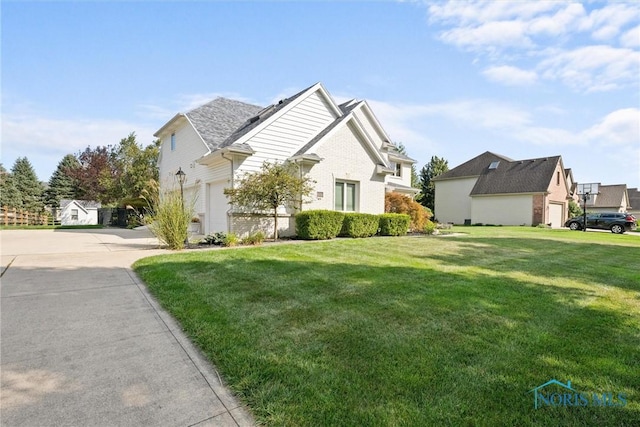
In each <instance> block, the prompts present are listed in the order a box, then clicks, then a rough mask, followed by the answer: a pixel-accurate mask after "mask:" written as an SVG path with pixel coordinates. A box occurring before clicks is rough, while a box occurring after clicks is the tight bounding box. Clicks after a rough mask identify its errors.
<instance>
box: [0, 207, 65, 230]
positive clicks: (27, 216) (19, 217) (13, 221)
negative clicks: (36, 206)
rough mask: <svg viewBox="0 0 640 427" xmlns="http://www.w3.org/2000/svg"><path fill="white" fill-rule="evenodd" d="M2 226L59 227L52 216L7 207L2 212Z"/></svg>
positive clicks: (0, 222) (0, 219)
mask: <svg viewBox="0 0 640 427" xmlns="http://www.w3.org/2000/svg"><path fill="white" fill-rule="evenodd" d="M0 224H1V225H4V226H23V225H57V224H56V221H54V218H53V217H52V216H51V215H50V214H47V213H33V212H28V211H25V210H23V209H16V208H10V207H7V206H3V207H2V209H1V210H0Z"/></svg>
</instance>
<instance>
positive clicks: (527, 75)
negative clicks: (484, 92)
mask: <svg viewBox="0 0 640 427" xmlns="http://www.w3.org/2000/svg"><path fill="white" fill-rule="evenodd" d="M482 74H483V75H484V76H485V77H486V78H487V79H489V80H491V81H493V82H496V83H501V84H504V85H507V86H529V85H531V84H534V83H535V82H536V81H537V80H538V75H537V74H536V73H535V71H527V70H523V69H521V68H518V67H512V66H510V65H500V66H495V67H489V68H487V69H485V70H484V71H483V72H482Z"/></svg>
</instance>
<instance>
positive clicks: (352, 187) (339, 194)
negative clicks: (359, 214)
mask: <svg viewBox="0 0 640 427" xmlns="http://www.w3.org/2000/svg"><path fill="white" fill-rule="evenodd" d="M357 188H358V185H357V184H356V183H355V182H345V181H336V186H335V210H337V211H346V212H355V211H356V192H357Z"/></svg>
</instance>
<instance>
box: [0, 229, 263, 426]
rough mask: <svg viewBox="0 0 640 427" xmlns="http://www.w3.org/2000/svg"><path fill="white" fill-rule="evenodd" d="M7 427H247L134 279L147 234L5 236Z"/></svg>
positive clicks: (1, 407) (147, 251)
mask: <svg viewBox="0 0 640 427" xmlns="http://www.w3.org/2000/svg"><path fill="white" fill-rule="evenodd" d="M0 242H1V244H2V279H1V280H2V284H1V288H0V290H1V292H0V297H1V300H0V302H1V307H0V309H1V359H0V363H1V368H2V371H1V389H0V393H1V394H0V414H1V415H0V416H1V418H0V424H2V426H45V425H47V426H49V425H69V426H138V425H153V426H243V425H252V424H253V420H252V419H251V417H250V416H249V414H248V413H247V412H246V411H245V410H244V408H242V407H241V406H240V405H239V404H238V402H237V401H236V399H235V398H234V397H233V396H232V395H231V394H230V392H229V391H228V390H227V389H226V388H225V387H224V385H223V384H222V383H221V381H220V379H219V377H218V375H217V373H216V371H215V369H214V368H213V367H212V366H211V365H210V364H209V363H208V362H207V361H206V360H205V359H204V358H203V357H202V356H201V355H200V353H199V352H198V351H197V350H196V349H195V348H193V346H192V345H191V344H190V342H189V341H188V340H187V339H186V337H185V336H184V335H183V333H182V332H181V330H180V328H179V327H178V326H177V325H176V323H175V322H174V321H173V320H172V318H171V317H170V316H169V315H168V314H167V313H166V312H164V310H162V309H161V308H160V307H159V306H158V305H157V304H156V302H155V300H154V299H153V298H152V297H151V296H150V295H149V293H148V292H147V290H146V288H145V286H144V285H143V284H142V283H140V282H139V280H138V279H137V277H136V276H135V274H134V273H133V272H132V270H131V269H130V266H131V264H132V263H133V262H134V261H135V260H137V259H140V258H143V257H146V256H150V255H154V254H158V253H166V251H162V250H159V249H158V243H157V241H156V240H155V239H154V238H153V237H152V236H151V235H150V234H148V232H147V231H139V230H122V229H101V230H2V231H0Z"/></svg>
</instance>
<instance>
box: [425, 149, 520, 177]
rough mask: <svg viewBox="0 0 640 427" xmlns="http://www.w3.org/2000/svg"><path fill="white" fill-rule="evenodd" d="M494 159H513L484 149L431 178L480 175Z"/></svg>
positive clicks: (506, 160)
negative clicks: (458, 164) (471, 157)
mask: <svg viewBox="0 0 640 427" xmlns="http://www.w3.org/2000/svg"><path fill="white" fill-rule="evenodd" d="M495 161H501V162H502V161H504V162H512V161H513V160H512V159H510V158H508V157H505V156H501V155H500V154H495V153H492V152H490V151H485V152H484V153H482V154H480V155H479V156H477V157H474V158H473V159H471V160H469V161H467V162H464V163H463V164H461V165H460V166H456V167H455V168H453V169H451V170H449V171H447V172H445V173H443V174H440V175H438V176H437V177H435V178H434V179H433V180H434V181H439V180H442V179H450V178H463V177H471V176H478V175H480V174H481V173H482V172H483V171H484V170H485V169H487V168H488V167H489V165H490V164H491V162H495Z"/></svg>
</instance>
